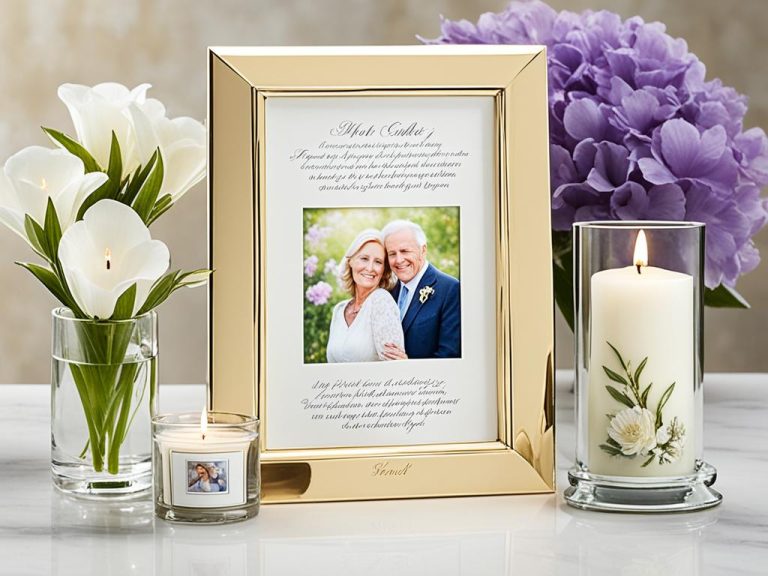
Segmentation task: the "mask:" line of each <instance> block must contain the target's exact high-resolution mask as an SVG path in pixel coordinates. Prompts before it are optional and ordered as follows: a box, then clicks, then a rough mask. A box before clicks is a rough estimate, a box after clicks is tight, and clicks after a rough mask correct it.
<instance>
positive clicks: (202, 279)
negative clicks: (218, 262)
mask: <svg viewBox="0 0 768 576" xmlns="http://www.w3.org/2000/svg"><path fill="white" fill-rule="evenodd" d="M211 274H213V270H208V269H207V268H200V269H198V270H192V271H191V272H184V273H183V274H181V275H180V276H179V288H181V287H187V288H195V287H197V286H202V285H203V284H205V283H206V282H207V281H208V277H209V276H210V275H211Z"/></svg>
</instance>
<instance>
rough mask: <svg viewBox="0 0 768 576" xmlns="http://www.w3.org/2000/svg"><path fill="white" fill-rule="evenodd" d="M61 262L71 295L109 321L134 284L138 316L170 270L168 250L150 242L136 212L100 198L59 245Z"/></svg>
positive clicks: (97, 315) (147, 233)
mask: <svg viewBox="0 0 768 576" xmlns="http://www.w3.org/2000/svg"><path fill="white" fill-rule="evenodd" d="M59 260H60V261H61V265H62V268H63V271H64V277H65V278H66V280H67V284H68V285H69V288H70V290H71V291H72V296H73V297H74V299H75V301H76V302H77V304H78V306H80V307H81V308H82V309H83V311H84V312H85V313H86V314H88V315H89V316H92V317H94V318H101V319H107V318H110V317H111V316H112V314H113V312H114V310H115V303H116V302H117V299H118V298H119V297H120V295H121V294H122V293H123V292H125V291H126V290H127V289H128V288H129V287H130V286H131V285H132V284H136V299H135V302H134V306H133V313H134V314H135V313H136V311H138V310H139V309H140V308H141V306H142V305H143V304H144V301H145V300H146V298H147V295H148V293H149V290H150V288H151V287H152V284H153V283H154V282H155V281H156V280H157V279H158V278H160V277H161V276H162V275H163V274H164V273H165V271H166V270H167V269H168V265H169V261H170V254H169V252H168V247H167V246H166V245H165V244H164V243H163V242H161V241H159V240H152V237H151V235H150V233H149V229H148V228H147V227H146V226H145V225H144V222H142V220H141V218H140V217H139V216H138V214H136V212H135V211H134V210H133V209H132V208H130V207H128V206H126V205H124V204H121V203H120V202H116V201H114V200H101V201H99V202H97V203H96V204H94V205H93V206H91V207H90V208H89V209H88V211H87V212H86V213H85V215H84V217H83V220H81V221H80V222H76V223H75V224H74V225H72V226H71V227H70V228H69V229H68V230H67V231H66V232H65V233H64V235H63V236H62V238H61V243H60V244H59Z"/></svg>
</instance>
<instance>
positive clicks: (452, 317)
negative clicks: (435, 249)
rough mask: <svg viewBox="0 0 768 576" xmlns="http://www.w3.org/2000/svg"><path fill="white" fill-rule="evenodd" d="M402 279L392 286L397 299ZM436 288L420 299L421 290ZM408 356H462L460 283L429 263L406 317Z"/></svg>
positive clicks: (404, 328)
mask: <svg viewBox="0 0 768 576" xmlns="http://www.w3.org/2000/svg"><path fill="white" fill-rule="evenodd" d="M401 286H402V283H401V282H399V281H398V283H397V286H395V287H394V289H393V290H392V296H393V297H394V299H395V302H397V299H398V297H399V296H400V288H401ZM426 286H429V287H431V288H432V290H433V292H432V293H431V294H430V295H429V296H428V297H427V299H426V300H425V301H424V302H421V300H420V296H421V290H422V288H425V287H426ZM403 334H404V335H405V353H406V354H408V358H460V357H461V286H460V284H459V281H458V280H456V278H454V277H453V276H449V275H448V274H445V273H444V272H441V271H440V270H438V269H437V268H435V267H434V266H432V264H429V266H428V267H427V270H426V272H424V275H423V276H422V277H421V281H420V282H419V285H418V286H417V288H416V292H415V293H414V294H413V296H412V298H411V305H410V306H408V310H407V312H406V313H405V317H404V318H403Z"/></svg>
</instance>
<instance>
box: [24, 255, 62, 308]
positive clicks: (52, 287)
mask: <svg viewBox="0 0 768 576" xmlns="http://www.w3.org/2000/svg"><path fill="white" fill-rule="evenodd" d="M16 264H18V265H19V266H21V267H22V268H25V269H27V270H29V271H30V272H31V273H32V275H33V276H34V277H35V278H37V279H38V280H39V281H40V282H41V283H42V284H43V286H45V287H46V288H48V291H49V292H50V293H51V294H53V296H54V297H55V298H56V299H57V300H58V301H59V302H61V303H62V304H64V306H67V307H68V308H71V309H73V310H74V309H76V308H77V305H74V303H73V302H71V301H70V299H69V297H68V296H67V293H66V291H65V290H64V288H63V287H62V286H61V282H60V281H59V278H58V277H57V276H56V274H54V273H53V272H52V271H51V270H49V269H48V268H45V267H43V266H38V265H37V264H32V263H29V262H16Z"/></svg>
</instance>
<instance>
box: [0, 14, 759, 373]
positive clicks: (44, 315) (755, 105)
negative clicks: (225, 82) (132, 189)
mask: <svg viewBox="0 0 768 576" xmlns="http://www.w3.org/2000/svg"><path fill="white" fill-rule="evenodd" d="M550 4H551V5H552V6H553V7H554V8H556V9H569V10H579V11H580V10H583V9H586V8H592V9H600V8H607V9H610V10H613V11H615V12H618V13H620V14H621V15H622V16H624V17H628V16H632V15H640V16H642V17H643V18H644V19H646V20H648V21H652V20H660V21H662V22H664V23H666V24H667V27H668V30H669V32H670V33H671V34H672V35H674V36H680V37H683V38H685V39H686V40H687V41H688V44H689V46H690V48H691V50H692V51H693V52H695V53H696V54H698V55H699V57H700V58H701V59H702V60H703V61H704V62H705V63H706V65H707V68H708V77H709V78H712V77H720V78H722V80H723V81H724V82H725V83H726V84H729V85H732V86H734V87H736V88H737V89H738V90H739V91H741V92H743V93H745V94H747V95H749V97H750V109H749V114H748V116H747V126H755V125H757V126H763V127H765V128H768V35H766V29H768V1H767V0H677V1H676V2H670V1H668V0H610V1H609V0H552V1H551V2H550ZM505 5H506V3H505V2H503V1H502V0H410V1H408V0H375V1H374V0H358V1H349V0H347V1H342V0H314V1H311V0H303V1H301V0H274V1H254V0H217V1H216V2H215V3H214V2H204V1H202V0H199V1H189V0H121V1H119V2H118V1H116V0H110V1H104V0H3V1H2V4H0V7H2V12H3V14H2V18H0V42H2V44H1V46H2V50H1V51H0V71H1V72H0V159H1V160H2V161H4V160H5V158H7V157H8V156H9V155H11V154H12V153H13V152H15V151H17V150H18V149H20V148H22V147H24V146H27V145H30V144H43V145H45V144H46V140H45V138H44V137H43V135H42V133H41V132H40V130H39V126H41V125H43V126H50V127H54V128H57V129H60V130H64V131H66V132H70V133H72V132H73V130H72V127H71V124H70V120H69V117H68V115H67V113H66V110H65V107H64V105H63V104H61V103H60V102H59V100H58V99H57V97H56V89H57V87H58V86H59V84H61V83H64V82H75V83H82V84H90V85H92V84H96V83H99V82H104V81H117V82H121V83H123V84H126V85H128V86H129V87H133V86H135V85H137V84H140V83H142V82H150V83H151V84H152V85H153V86H154V88H153V89H152V90H151V91H150V94H151V95H152V96H154V97H155V98H159V99H160V100H162V101H163V102H164V103H165V104H166V106H167V108H168V111H169V114H170V115H171V116H181V115H185V116H193V117H195V118H198V119H203V118H204V117H205V114H206V110H205V101H206V47H207V46H209V45H291V44H296V45H314V44H318V45H320V44H326V45H327V44H338V45H347V44H413V43H415V42H416V40H415V38H414V36H415V35H416V34H421V35H423V36H426V37H434V36H437V35H438V34H439V22H440V20H439V16H440V15H441V14H443V15H445V16H446V17H448V18H451V19H459V18H466V19H469V20H472V21H475V20H476V19H477V17H478V16H479V15H480V14H481V13H483V12H486V11H499V10H501V9H502V8H504V6H505ZM205 193H206V192H205V185H204V184H200V185H199V186H197V187H196V188H195V189H193V190H192V191H191V192H189V194H188V195H187V196H186V197H185V198H184V199H183V200H182V201H181V202H180V203H179V205H178V206H176V207H175V208H174V209H173V210H172V211H171V212H170V213H168V214H166V215H165V216H164V217H163V218H161V219H160V220H159V221H158V223H157V224H156V225H155V226H154V227H153V235H154V236H156V237H159V238H160V239H162V240H164V241H165V242H166V243H167V244H168V246H169V248H170V250H171V254H172V255H173V265H174V267H181V268H197V267H202V266H205V264H206V201H205ZM757 241H758V244H759V246H760V249H761V252H762V253H763V255H764V256H765V257H766V259H767V260H768V232H766V231H763V232H762V233H760V235H759V236H758V238H757ZM20 259H21V260H24V259H33V255H31V253H30V251H29V250H28V249H27V247H26V245H25V244H24V243H23V242H22V241H21V240H19V239H18V238H16V237H15V236H14V235H13V234H12V233H10V232H9V231H7V230H5V229H2V230H0V383H6V384H7V383H42V382H47V381H48V380H49V370H50V368H49V366H50V364H49V348H50V310H51V308H52V307H53V306H54V305H55V302H54V300H53V298H52V297H50V296H49V295H48V294H47V292H46V291H45V290H44V288H43V287H42V286H41V285H39V284H38V283H37V281H36V280H34V279H33V278H32V277H31V276H30V275H28V273H26V272H25V271H23V270H22V269H20V268H18V267H17V266H15V265H14V264H13V262H14V260H20ZM766 288H768V263H765V264H763V265H762V267H761V268H759V269H758V270H757V271H756V272H753V273H752V274H751V275H749V276H747V277H745V278H744V279H743V280H742V281H741V283H740V285H739V289H740V291H741V292H742V293H743V294H744V296H745V297H746V298H747V299H748V300H749V301H750V302H751V303H752V305H753V308H752V310H750V311H708V312H707V317H706V368H707V370H708V371H752V372H755V371H768V353H767V351H766V349H765V343H766V341H765V338H764V332H763V331H764V329H765V327H766V326H768V290H766ZM160 310H161V315H160V318H161V381H162V382H163V383H181V382H188V383H195V382H203V381H204V380H205V377H206V376H205V375H206V295H205V290H204V289H197V290H184V291H182V292H179V293H177V294H176V295H175V296H174V297H173V298H171V299H170V300H169V301H168V302H166V303H165V304H164V305H163V306H162V307H161V309H160ZM571 350H572V340H571V336H570V334H569V332H568V329H567V327H565V324H564V323H563V322H562V319H560V318H558V322H557V357H558V360H557V361H558V367H561V368H565V367H569V366H571V365H572V359H571V355H572V352H571Z"/></svg>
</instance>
